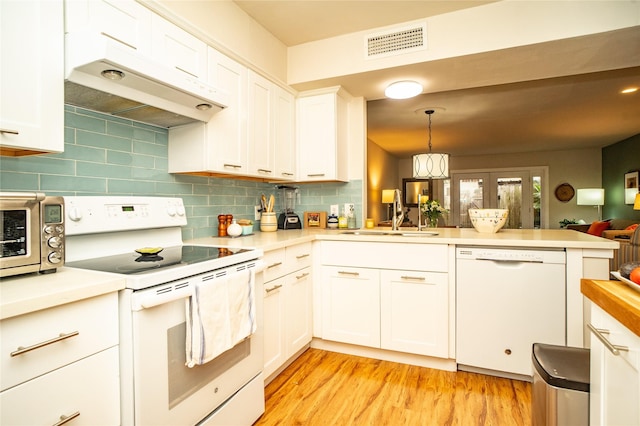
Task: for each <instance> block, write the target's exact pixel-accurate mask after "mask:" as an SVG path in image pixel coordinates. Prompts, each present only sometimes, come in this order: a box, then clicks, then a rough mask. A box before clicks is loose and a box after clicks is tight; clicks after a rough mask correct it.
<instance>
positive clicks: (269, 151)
mask: <svg viewBox="0 0 640 426" xmlns="http://www.w3.org/2000/svg"><path fill="white" fill-rule="evenodd" d="M274 90H275V86H274V84H273V83H271V82H270V81H269V80H267V79H265V78H263V77H261V76H259V75H258V74H256V73H255V72H253V71H249V90H248V91H249V100H248V111H247V149H248V159H249V160H248V163H249V174H251V175H256V176H261V177H273V176H274V175H275V158H274V156H275V147H274V144H273V140H274V135H273V129H274V126H273V105H272V104H273V99H274V96H275V95H274Z"/></svg>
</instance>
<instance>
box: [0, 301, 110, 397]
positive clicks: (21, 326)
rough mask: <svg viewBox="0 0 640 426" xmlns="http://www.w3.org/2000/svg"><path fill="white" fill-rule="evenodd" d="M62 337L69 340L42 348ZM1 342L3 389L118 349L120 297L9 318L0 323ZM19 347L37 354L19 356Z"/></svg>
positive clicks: (1, 381) (78, 303)
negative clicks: (65, 336)
mask: <svg viewBox="0 0 640 426" xmlns="http://www.w3.org/2000/svg"><path fill="white" fill-rule="evenodd" d="M76 333H77V334H76ZM61 334H62V335H69V337H67V338H62V339H60V340H57V341H54V342H52V343H51V344H48V345H44V346H40V347H38V345H39V344H42V343H43V342H47V341H50V340H53V339H56V338H59V337H60V335H61ZM0 339H1V342H0V348H1V350H2V353H1V355H0V356H1V358H2V359H1V368H2V377H1V378H0V384H1V385H2V390H4V389H7V388H10V387H12V386H15V385H17V384H20V383H23V382H25V381H27V380H29V379H31V378H33V377H36V376H40V375H42V374H45V373H47V372H49V371H51V370H54V369H56V368H60V367H62V366H65V365H67V364H71V363H72V362H74V361H77V360H79V359H81V358H85V357H87V356H89V355H91V354H94V353H96V352H99V351H101V350H104V349H107V348H109V347H112V346H116V345H117V344H118V295H117V293H111V294H106V295H103V296H99V297H94V298H91V299H86V300H82V301H79V302H74V303H69V304H67V305H62V306H57V307H55V308H51V309H45V310H42V311H37V312H33V313H31V314H27V315H22V316H19V317H14V318H9V319H6V320H4V321H2V322H0ZM21 347H22V348H30V347H35V349H33V350H30V351H27V352H24V353H22V354H16V351H18V350H19V349H18V348H21ZM12 353H14V356H12V355H11V354H12Z"/></svg>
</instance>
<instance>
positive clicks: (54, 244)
mask: <svg viewBox="0 0 640 426" xmlns="http://www.w3.org/2000/svg"><path fill="white" fill-rule="evenodd" d="M47 244H49V247H51V248H58V247H60V246H61V245H62V240H61V239H60V237H51V238H49V240H48V241H47Z"/></svg>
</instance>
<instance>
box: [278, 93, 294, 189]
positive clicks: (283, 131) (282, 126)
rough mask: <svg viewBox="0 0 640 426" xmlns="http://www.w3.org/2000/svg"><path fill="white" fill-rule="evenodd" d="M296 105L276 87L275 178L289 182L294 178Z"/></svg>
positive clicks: (292, 99)
mask: <svg viewBox="0 0 640 426" xmlns="http://www.w3.org/2000/svg"><path fill="white" fill-rule="evenodd" d="M295 117H296V104H295V98H294V97H293V95H292V94H291V93H289V92H287V91H286V90H284V89H283V88H281V87H276V91H275V106H274V122H275V136H274V137H275V150H276V155H275V157H276V158H275V163H276V165H275V167H276V171H275V177H276V178H279V179H285V180H291V179H295V177H296V152H297V151H296V137H295Z"/></svg>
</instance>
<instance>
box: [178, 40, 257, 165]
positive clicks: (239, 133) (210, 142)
mask: <svg viewBox="0 0 640 426" xmlns="http://www.w3.org/2000/svg"><path fill="white" fill-rule="evenodd" d="M208 61H209V74H208V75H209V78H208V83H209V84H211V85H213V86H215V87H217V88H219V89H220V90H221V91H223V92H225V93H226V94H227V99H228V101H229V104H228V107H227V108H225V109H223V110H222V111H220V112H219V113H217V114H216V115H214V116H213V118H212V119H211V120H210V121H209V122H208V123H194V124H189V125H186V126H181V127H173V128H171V129H169V172H170V173H211V174H221V175H248V174H249V171H248V168H247V68H246V67H244V66H243V65H241V64H239V63H237V62H236V61H234V60H232V59H230V58H228V57H227V56H225V55H223V54H222V53H220V52H218V51H216V50H215V49H212V48H211V47H209V48H208Z"/></svg>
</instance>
